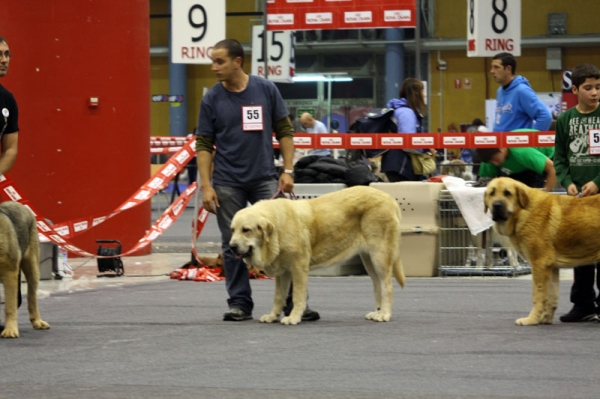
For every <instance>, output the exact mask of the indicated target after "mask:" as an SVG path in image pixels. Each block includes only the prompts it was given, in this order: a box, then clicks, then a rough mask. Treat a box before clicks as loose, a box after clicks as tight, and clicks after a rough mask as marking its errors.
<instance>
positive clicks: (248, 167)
mask: <svg viewBox="0 0 600 399" xmlns="http://www.w3.org/2000/svg"><path fill="white" fill-rule="evenodd" d="M249 77H250V79H249V80H248V86H247V87H246V88H245V89H244V90H243V91H241V92H231V91H228V90H227V89H225V87H223V84H221V83H217V84H216V85H214V86H213V87H212V88H211V89H210V90H209V91H208V93H206V95H205V96H204V98H203V99H202V104H201V105H200V115H199V117H198V127H197V128H196V134H198V135H201V136H207V137H212V138H213V140H214V143H215V145H216V147H217V151H216V154H215V157H214V165H215V168H214V172H213V182H214V183H215V184H217V185H223V186H230V187H243V186H248V185H251V184H253V183H256V182H259V181H264V180H271V179H277V170H276V169H275V164H274V162H273V138H272V137H273V124H274V122H276V121H279V120H281V119H283V118H285V117H287V116H288V111H287V108H286V106H285V104H284V102H283V99H282V98H281V94H280V93H279V90H277V87H276V86H275V84H273V82H270V81H268V80H266V79H263V78H260V77H257V76H253V75H249ZM257 106H260V107H262V110H261V112H260V113H261V114H262V119H263V124H262V130H249V131H244V130H243V126H242V124H243V120H242V112H243V111H244V107H257ZM255 110H256V108H252V109H251V110H249V109H248V108H246V109H245V111H246V112H251V113H254V112H255ZM255 128H256V126H254V127H252V129H255Z"/></svg>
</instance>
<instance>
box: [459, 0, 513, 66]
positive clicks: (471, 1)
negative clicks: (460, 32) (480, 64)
mask: <svg viewBox="0 0 600 399" xmlns="http://www.w3.org/2000/svg"><path fill="white" fill-rule="evenodd" d="M501 52H508V53H511V54H512V55H514V56H515V57H518V56H520V55H521V0H467V56H468V57H493V56H494V55H496V54H498V53H501Z"/></svg>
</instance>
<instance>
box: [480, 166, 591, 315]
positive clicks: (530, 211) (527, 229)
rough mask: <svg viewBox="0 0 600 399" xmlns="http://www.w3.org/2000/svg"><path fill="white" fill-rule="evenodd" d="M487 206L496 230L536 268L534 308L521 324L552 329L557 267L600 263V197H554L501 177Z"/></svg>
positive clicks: (493, 185)
mask: <svg viewBox="0 0 600 399" xmlns="http://www.w3.org/2000/svg"><path fill="white" fill-rule="evenodd" d="M484 201H485V211H486V212H487V210H488V209H489V210H491V212H492V219H493V220H494V222H495V226H494V227H495V229H496V230H497V231H498V233H500V234H502V235H505V236H508V237H509V238H510V242H511V244H512V245H513V246H514V248H515V249H516V250H517V251H518V252H519V253H520V254H521V255H522V256H523V257H525V259H527V260H528V261H529V264H530V265H531V274H532V278H533V309H531V312H530V313H529V316H527V317H524V318H521V319H517V320H516V323H517V324H518V325H521V326H528V325H536V324H540V323H542V324H552V320H553V319H554V312H555V310H556V306H557V302H558V282H559V270H558V268H560V267H574V266H581V265H589V264H593V263H594V262H597V261H600V245H598V232H599V231H600V196H598V195H596V196H591V197H585V198H575V197H571V196H566V195H557V194H550V193H547V192H545V191H542V190H540V189H536V188H531V187H528V186H526V185H525V184H523V183H520V182H517V181H515V180H512V179H510V178H507V177H500V178H496V179H493V180H492V181H491V182H490V183H489V184H488V186H487V189H486V191H485V199H484Z"/></svg>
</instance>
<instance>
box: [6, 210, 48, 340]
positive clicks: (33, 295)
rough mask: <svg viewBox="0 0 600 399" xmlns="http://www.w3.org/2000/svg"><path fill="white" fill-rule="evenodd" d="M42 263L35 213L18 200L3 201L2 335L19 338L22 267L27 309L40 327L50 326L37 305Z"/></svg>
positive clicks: (35, 325)
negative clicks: (18, 318)
mask: <svg viewBox="0 0 600 399" xmlns="http://www.w3.org/2000/svg"><path fill="white" fill-rule="evenodd" d="M39 266H40V242H39V239H38V232H37V227H36V223H35V216H34V215H33V213H32V212H31V211H30V210H29V209H28V208H26V207H25V206H23V205H21V204H19V203H17V202H11V201H8V202H3V203H2V204H0V281H2V284H3V285H4V294H5V304H4V313H5V315H6V320H5V323H6V325H5V326H4V329H3V330H2V333H1V334H0V337H2V338H18V337H19V328H18V324H17V307H18V305H17V304H18V301H19V285H20V284H21V270H22V271H23V274H24V275H25V278H26V279H27V308H28V309H29V320H30V321H31V325H32V326H33V328H35V329H36V330H47V329H49V328H50V325H49V324H48V323H46V322H45V321H44V320H42V318H41V317H40V314H39V312H38V307H37V286H38V282H39V280H40V269H39ZM0 328H1V327H0Z"/></svg>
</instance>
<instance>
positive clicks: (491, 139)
mask: <svg viewBox="0 0 600 399" xmlns="http://www.w3.org/2000/svg"><path fill="white" fill-rule="evenodd" d="M471 134H472V135H473V148H499V147H501V145H502V143H503V140H502V134H500V133H471Z"/></svg>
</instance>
